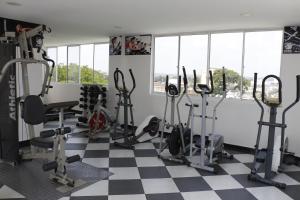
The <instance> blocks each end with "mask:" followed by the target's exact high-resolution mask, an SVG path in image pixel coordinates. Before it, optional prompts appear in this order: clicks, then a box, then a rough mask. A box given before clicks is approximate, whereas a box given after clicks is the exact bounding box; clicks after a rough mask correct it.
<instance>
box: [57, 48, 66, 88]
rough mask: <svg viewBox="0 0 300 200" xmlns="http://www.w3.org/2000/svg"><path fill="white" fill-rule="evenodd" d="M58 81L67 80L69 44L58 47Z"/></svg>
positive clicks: (63, 81) (64, 81)
mask: <svg viewBox="0 0 300 200" xmlns="http://www.w3.org/2000/svg"><path fill="white" fill-rule="evenodd" d="M57 82H62V83H66V82H67V46H61V47H57Z"/></svg>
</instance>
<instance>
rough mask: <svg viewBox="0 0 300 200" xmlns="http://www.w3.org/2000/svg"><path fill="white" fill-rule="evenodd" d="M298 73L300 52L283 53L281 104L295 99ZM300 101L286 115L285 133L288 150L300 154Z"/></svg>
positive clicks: (299, 70)
mask: <svg viewBox="0 0 300 200" xmlns="http://www.w3.org/2000/svg"><path fill="white" fill-rule="evenodd" d="M297 74H300V54H283V55H282V60H281V78H282V81H283V94H282V96H283V105H284V106H285V107H286V106H287V105H288V104H290V103H292V102H293V101H294V100H295V96H296V75H297ZM299 117H300V103H299V104H297V105H296V106H295V107H294V108H292V109H291V110H290V111H289V112H288V113H287V116H286V122H287V125H288V127H287V129H286V133H287V135H288V136H289V139H290V150H291V151H292V152H296V153H297V156H300V129H299V124H298V123H299Z"/></svg>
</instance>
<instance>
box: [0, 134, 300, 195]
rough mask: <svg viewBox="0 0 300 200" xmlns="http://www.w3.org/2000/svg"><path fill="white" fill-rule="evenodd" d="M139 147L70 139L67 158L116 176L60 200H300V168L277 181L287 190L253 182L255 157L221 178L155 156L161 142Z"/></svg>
mask: <svg viewBox="0 0 300 200" xmlns="http://www.w3.org/2000/svg"><path fill="white" fill-rule="evenodd" d="M155 142H157V140H156V141H154V142H153V143H151V142H149V143H143V144H138V145H136V150H134V151H133V150H124V149H119V148H117V147H115V146H114V145H113V144H112V141H111V140H110V138H109V134H102V135H101V136H100V137H99V138H97V139H93V140H92V139H88V138H86V137H85V136H84V135H81V134H77V135H73V136H71V137H70V138H69V139H68V144H67V154H70V155H73V154H79V155H80V156H81V157H82V162H85V163H87V164H90V165H93V166H95V167H99V168H105V169H108V170H109V171H110V172H112V173H113V175H112V176H110V177H109V178H108V180H102V181H99V182H96V183H95V184H93V185H90V186H88V187H86V188H84V189H81V190H79V191H76V192H74V193H72V195H71V197H64V198H62V199H61V200H77V199H82V200H92V199H97V200H146V199H148V200H165V199H167V200H182V199H186V200H201V199H205V200H220V199H223V200H232V199H239V200H252V199H259V200H266V199H270V200H289V199H300V167H298V166H288V167H287V172H286V173H284V174H280V175H278V176H277V177H276V180H278V181H281V182H285V183H286V184H287V185H288V186H287V188H286V189H285V190H279V189H277V188H275V187H271V186H265V185H263V184H260V183H256V182H249V181H248V180H247V174H248V173H249V172H250V169H249V167H250V166H251V162H252V159H253V156H252V155H250V154H244V153H240V152H237V151H229V152H230V153H233V154H234V159H233V160H224V161H223V162H222V163H221V164H220V165H219V166H220V167H219V173H218V174H217V175H215V174H211V173H208V172H205V171H202V170H196V169H194V168H191V167H187V166H184V165H179V164H174V163H170V162H165V161H162V160H160V159H159V158H157V147H158V143H155ZM0 197H1V198H2V199H3V198H4V199H9V198H11V199H22V198H25V197H24V196H23V195H22V194H19V193H17V192H16V191H14V190H12V189H11V188H9V187H7V186H5V185H3V186H2V187H1V189H0Z"/></svg>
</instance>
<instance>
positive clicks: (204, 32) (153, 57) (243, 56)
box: [150, 27, 283, 101]
mask: <svg viewBox="0 0 300 200" xmlns="http://www.w3.org/2000/svg"><path fill="white" fill-rule="evenodd" d="M269 31H270V32H271V31H282V33H283V28H282V27H274V28H265V29H234V30H218V31H202V32H201V31H200V32H190V33H186V32H184V33H172V34H154V35H153V48H152V51H153V52H152V55H153V56H152V60H151V63H152V66H151V68H152V74H151V75H152V76H151V77H152V78H151V79H150V80H151V83H150V84H151V89H150V92H151V95H160V96H161V95H163V92H156V91H154V76H155V38H156V37H172V36H178V37H179V39H178V41H179V44H178V45H179V46H178V62H177V64H178V66H177V76H179V74H180V72H179V70H180V66H179V63H180V49H181V46H180V41H181V36H189V35H190V36H192V35H208V46H207V66H206V67H207V69H206V76H207V75H208V72H209V70H210V58H211V35H212V34H218V33H219V34H222V33H242V34H243V40H242V45H243V46H242V60H241V70H240V75H241V84H240V91H241V92H240V95H239V98H232V99H239V100H241V101H244V100H253V99H244V98H243V92H242V91H243V78H244V68H245V38H246V37H245V35H246V33H249V32H269ZM282 42H283V34H282V38H281V49H282ZM281 55H282V54H281ZM280 76H281V66H280V69H279V77H280ZM208 81H209V80H208V79H207V84H208ZM215 98H220V97H215Z"/></svg>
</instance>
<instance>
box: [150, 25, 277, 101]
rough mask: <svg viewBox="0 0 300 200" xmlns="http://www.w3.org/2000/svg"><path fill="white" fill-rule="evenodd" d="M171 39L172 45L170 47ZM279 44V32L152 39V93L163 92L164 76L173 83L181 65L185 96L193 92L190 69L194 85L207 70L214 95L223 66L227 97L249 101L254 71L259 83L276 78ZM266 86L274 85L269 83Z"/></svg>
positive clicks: (218, 92)
mask: <svg viewBox="0 0 300 200" xmlns="http://www.w3.org/2000/svg"><path fill="white" fill-rule="evenodd" d="M172 38H173V41H172V44H173V46H171V45H170V44H171V42H170V41H171V39H172ZM175 39H176V40H175ZM176 45H177V46H176ZM281 45H282V31H257V32H232V33H209V34H207V35H182V36H180V35H179V36H172V37H166V36H164V37H155V51H154V52H155V58H154V59H155V61H154V86H153V90H154V92H164V89H163V88H164V82H163V81H164V77H165V76H166V75H167V74H169V75H172V79H175V80H176V78H177V77H176V76H177V75H178V74H181V66H185V68H186V70H187V74H188V79H189V93H193V92H192V84H193V77H192V71H193V69H196V70H197V75H198V82H201V83H206V82H207V72H208V70H211V71H212V72H213V76H214V85H215V91H214V95H215V96H218V95H220V94H221V89H222V67H225V69H226V76H227V89H228V93H227V97H228V98H244V99H249V98H252V96H251V91H252V89H253V73H254V72H257V73H258V74H259V82H260V81H261V77H263V76H265V75H266V74H275V75H279V71H280V59H281ZM176 60H177V62H176ZM179 66H180V67H179ZM178 70H179V71H178ZM162 75H163V76H162ZM268 84H270V85H271V86H274V88H275V86H276V84H275V83H274V82H272V81H271V82H270V83H268ZM274 91H275V89H274ZM271 92H272V90H271ZM274 93H275V92H274Z"/></svg>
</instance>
